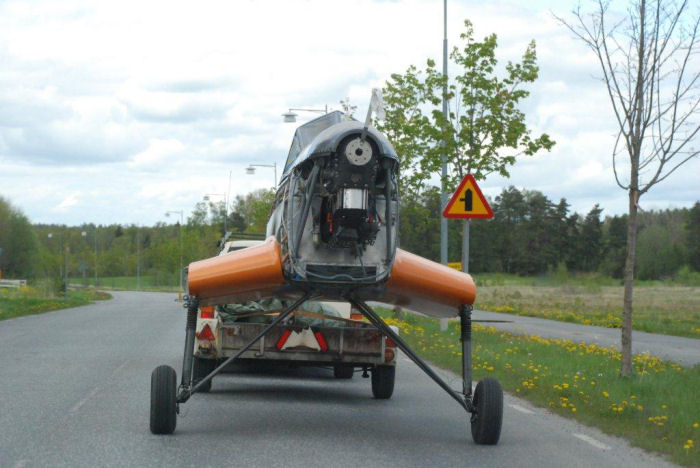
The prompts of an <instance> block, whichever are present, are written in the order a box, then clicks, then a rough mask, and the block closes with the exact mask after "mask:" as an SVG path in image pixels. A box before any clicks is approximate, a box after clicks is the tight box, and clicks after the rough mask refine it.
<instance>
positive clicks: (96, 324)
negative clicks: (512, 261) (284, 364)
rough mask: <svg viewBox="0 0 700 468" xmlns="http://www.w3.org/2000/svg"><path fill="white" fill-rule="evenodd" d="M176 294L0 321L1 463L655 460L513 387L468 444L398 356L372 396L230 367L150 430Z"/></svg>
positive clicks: (179, 329) (175, 349) (453, 413)
mask: <svg viewBox="0 0 700 468" xmlns="http://www.w3.org/2000/svg"><path fill="white" fill-rule="evenodd" d="M173 299H174V295H173V294H157V293H128V292H125V293H115V298H114V299H113V300H111V301H106V302H100V303H97V304H95V305H92V306H86V307H81V308H76V309H66V310H61V311H56V312H51V313H48V314H43V315H36V316H29V317H24V318H19V319H14V320H6V321H3V322H0V356H2V362H1V363H0V375H1V376H2V378H1V379H0V466H1V467H11V468H19V467H27V466H51V467H54V466H71V467H73V466H89V467H95V466H168V467H170V466H198V467H200V466H244V465H245V466H247V467H254V466H261V467H262V466H264V467H267V466H285V467H286V466H300V467H301V466H303V467H313V466H324V467H328V466H352V467H357V466H362V467H373V466H402V467H403V466H407V467H412V466H415V467H425V466H432V467H439V466H450V467H452V466H494V467H499V466H503V467H506V466H507V467H518V466H537V467H561V466H574V467H575V466H599V467H608V466H609V467H615V468H623V467H645V466H654V467H658V466H664V465H665V463H664V461H663V460H661V459H659V458H657V457H654V456H652V455H649V454H647V453H645V452H643V451H641V450H639V449H635V448H631V447H630V446H629V445H628V444H627V443H626V442H624V441H622V440H619V439H615V438H611V437H608V436H605V435H603V434H601V433H600V432H599V431H597V430H595V429H592V428H588V427H585V426H582V425H579V424H577V423H575V422H572V421H569V420H566V419H563V418H560V417H558V416H555V415H552V414H549V413H548V412H547V411H546V410H544V409H539V408H534V407H532V406H530V405H529V404H528V403H526V402H524V401H522V400H519V399H516V398H513V397H511V396H506V406H505V416H504V426H503V432H502V436H501V441H500V443H499V445H498V446H495V447H484V446H477V445H475V444H474V443H473V442H472V440H471V435H470V433H469V429H468V423H467V421H468V418H467V415H466V414H465V413H464V412H463V410H462V409H461V408H460V407H459V406H458V405H457V404H456V403H455V402H454V401H453V400H452V399H450V398H449V397H448V396H447V395H445V394H444V393H443V392H442V390H441V389H440V388H438V387H437V386H436V385H435V384H433V383H432V381H430V380H429V379H428V378H427V377H426V376H424V375H423V374H422V373H421V372H420V371H419V370H418V368H417V367H416V366H415V365H413V364H412V363H410V362H408V361H407V360H406V358H405V357H403V356H402V357H401V358H400V363H399V370H398V373H397V378H396V390H395V392H394V396H393V398H392V399H391V400H383V401H379V400H374V399H372V397H371V391H370V383H369V380H367V379H362V378H360V376H359V375H356V376H355V378H354V379H352V380H351V381H336V380H334V379H333V378H332V375H331V373H330V372H328V371H324V370H319V371H306V372H301V371H287V372H281V373H266V372H258V373H237V374H227V375H223V376H220V377H217V378H216V379H215V380H214V385H213V389H212V392H211V393H210V394H200V395H194V396H193V397H192V399H191V400H190V401H189V402H187V403H186V404H185V405H183V407H182V409H181V415H180V417H179V418H178V425H177V429H176V431H175V434H174V435H170V436H155V435H152V434H151V433H150V431H149V428H148V418H149V398H150V396H149V388H150V374H151V371H152V369H153V368H155V367H156V366H157V365H159V364H169V365H172V366H173V367H175V368H176V369H179V367H180V364H181V353H182V346H183V337H184V321H185V320H184V309H182V308H181V307H179V306H178V305H177V304H176V303H175V302H174V301H173ZM444 375H445V376H446V378H447V379H448V381H449V382H452V384H453V386H455V387H459V379H458V378H457V377H456V376H454V375H451V374H448V373H444Z"/></svg>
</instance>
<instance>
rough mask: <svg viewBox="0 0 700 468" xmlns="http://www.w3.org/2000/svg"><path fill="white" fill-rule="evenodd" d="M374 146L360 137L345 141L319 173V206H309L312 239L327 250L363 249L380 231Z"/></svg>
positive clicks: (377, 171)
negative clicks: (331, 248) (323, 244)
mask: <svg viewBox="0 0 700 468" xmlns="http://www.w3.org/2000/svg"><path fill="white" fill-rule="evenodd" d="M376 154H377V149H376V145H375V144H374V142H371V141H370V140H367V139H366V140H364V141H362V140H361V138H360V137H359V136H351V137H348V138H346V139H345V140H344V141H343V142H341V144H340V145H338V150H337V151H336V154H335V155H333V156H331V157H330V158H329V159H328V161H327V163H326V165H325V167H323V169H322V170H321V174H320V185H321V190H320V200H319V201H320V203H319V202H317V203H315V204H314V206H312V210H313V211H312V215H313V221H314V240H315V241H316V242H317V243H318V242H319V241H321V242H324V243H326V244H328V245H329V246H330V247H341V248H358V247H361V248H364V247H366V246H367V245H371V244H374V241H375V239H376V237H377V233H378V232H379V226H380V224H379V219H380V216H379V213H378V212H377V203H376V194H375V192H376V189H377V187H376V181H377V175H378V173H379V172H380V167H379V162H378V159H377V157H376V156H375V155H376Z"/></svg>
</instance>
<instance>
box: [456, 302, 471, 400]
mask: <svg viewBox="0 0 700 468" xmlns="http://www.w3.org/2000/svg"><path fill="white" fill-rule="evenodd" d="M459 323H460V332H461V333H460V335H461V336H460V338H461V341H462V393H464V395H466V396H467V397H468V398H469V399H471V394H472V306H470V305H467V304H465V305H463V306H462V307H460V309H459Z"/></svg>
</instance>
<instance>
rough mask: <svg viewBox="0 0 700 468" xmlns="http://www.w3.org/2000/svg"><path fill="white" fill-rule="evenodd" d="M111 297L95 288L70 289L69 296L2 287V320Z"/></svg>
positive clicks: (32, 289) (0, 308) (0, 295)
mask: <svg viewBox="0 0 700 468" xmlns="http://www.w3.org/2000/svg"><path fill="white" fill-rule="evenodd" d="M111 297H112V296H110V295H109V294H107V293H104V292H102V291H95V290H94V289H84V290H78V291H69V292H68V296H67V297H62V296H61V297H46V296H45V295H44V294H42V293H41V292H40V291H39V290H37V289H34V288H31V287H22V288H17V289H10V288H0V320H5V319H9V318H15V317H21V316H23V315H33V314H41V313H43V312H49V311H51V310H58V309H66V308H69V307H77V306H81V305H86V304H90V303H91V302H93V301H98V300H106V299H111Z"/></svg>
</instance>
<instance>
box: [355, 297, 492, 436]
mask: <svg viewBox="0 0 700 468" xmlns="http://www.w3.org/2000/svg"><path fill="white" fill-rule="evenodd" d="M348 300H349V301H350V303H352V305H354V306H355V307H356V308H357V309H358V310H359V311H360V312H362V315H364V316H365V317H366V318H367V320H369V321H370V323H371V324H372V325H374V326H375V327H377V328H378V329H379V330H380V331H381V332H382V333H383V334H385V335H386V336H388V337H389V338H391V339H392V340H394V342H395V343H396V346H397V347H398V348H399V349H400V350H401V351H403V352H404V353H406V355H407V356H408V357H409V358H410V359H411V360H412V361H413V362H414V363H415V364H416V365H417V366H418V367H419V368H420V369H421V370H422V371H423V372H425V373H426V374H427V375H428V377H430V378H431V379H433V380H434V381H435V383H436V384H438V385H439V386H440V387H442V389H443V390H445V392H447V394H448V395H450V396H451V397H452V398H453V399H454V400H455V401H456V402H457V403H459V404H460V406H462V408H464V409H465V410H466V411H467V412H468V413H471V429H472V438H473V439H474V442H476V443H477V444H483V445H494V444H496V443H498V439H499V437H500V435H501V425H502V422H503V390H502V389H501V385H500V384H499V383H498V381H497V380H496V379H493V378H486V379H483V380H481V381H480V382H479V383H478V384H477V385H476V389H475V390H474V392H473V394H472V355H471V343H472V320H471V313H472V307H471V306H469V305H464V306H462V307H461V308H460V312H459V318H460V332H461V333H460V338H461V341H462V393H460V392H457V391H455V390H454V389H452V388H451V387H450V386H449V385H447V383H445V381H444V380H442V378H441V377H440V376H439V375H437V374H436V373H435V371H433V370H432V369H431V368H430V366H428V364H426V363H425V361H423V359H421V357H420V356H418V355H417V354H416V353H415V352H413V350H412V349H411V348H410V347H409V346H408V345H407V344H406V342H405V341H403V339H402V338H401V337H400V336H399V335H398V334H396V333H395V332H394V331H393V330H392V329H391V328H390V327H389V326H388V325H387V324H386V323H385V322H384V321H383V320H382V319H381V318H380V317H379V316H378V315H377V314H376V313H375V312H374V311H373V310H372V308H370V307H369V306H368V305H367V304H366V303H365V302H363V301H361V300H359V299H356V298H354V297H350V298H348Z"/></svg>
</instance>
